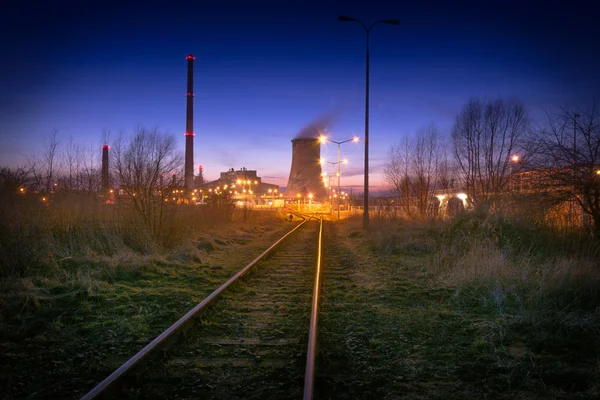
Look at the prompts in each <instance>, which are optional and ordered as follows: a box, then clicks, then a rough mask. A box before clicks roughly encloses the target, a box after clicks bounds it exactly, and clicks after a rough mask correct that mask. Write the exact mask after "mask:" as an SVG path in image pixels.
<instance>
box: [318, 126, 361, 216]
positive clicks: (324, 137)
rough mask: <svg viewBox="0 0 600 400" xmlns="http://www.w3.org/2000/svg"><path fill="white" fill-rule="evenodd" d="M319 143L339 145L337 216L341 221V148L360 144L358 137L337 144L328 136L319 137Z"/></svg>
mask: <svg viewBox="0 0 600 400" xmlns="http://www.w3.org/2000/svg"><path fill="white" fill-rule="evenodd" d="M319 141H320V142H321V143H325V142H331V143H335V144H337V145H338V160H337V163H336V164H337V165H338V176H337V178H338V184H337V187H338V200H337V211H338V213H337V214H338V219H340V197H339V193H340V176H341V171H340V163H341V160H340V148H341V146H342V144H344V143H348V142H354V143H356V142H358V136H354V137H353V138H352V139H348V140H343V141H341V142H336V141H335V140H331V139H328V138H327V136H320V137H319ZM346 162H347V161H346V160H344V163H346Z"/></svg>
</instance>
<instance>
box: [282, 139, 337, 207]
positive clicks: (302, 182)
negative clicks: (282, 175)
mask: <svg viewBox="0 0 600 400" xmlns="http://www.w3.org/2000/svg"><path fill="white" fill-rule="evenodd" d="M320 159H321V146H320V143H319V139H312V138H297V139H294V140H292V168H291V169H290V177H289V179H288V183H287V187H286V189H285V194H286V196H289V197H296V195H297V194H300V195H301V196H308V195H309V194H311V193H312V194H313V198H315V199H317V200H325V199H326V198H327V191H326V190H325V186H324V185H323V177H322V176H321V164H320V163H319V161H320Z"/></svg>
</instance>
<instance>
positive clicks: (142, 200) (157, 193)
mask: <svg viewBox="0 0 600 400" xmlns="http://www.w3.org/2000/svg"><path fill="white" fill-rule="evenodd" d="M113 160H114V162H113V171H114V176H115V178H116V181H117V184H118V186H119V187H120V190H121V191H123V193H124V194H125V196H126V197H127V199H124V203H123V204H125V205H131V207H132V208H133V209H134V210H135V212H136V213H137V215H138V216H139V217H140V218H141V220H142V222H143V224H144V225H145V226H146V228H148V229H149V231H150V232H151V233H152V234H153V235H154V236H156V237H158V236H160V233H161V230H162V225H163V223H164V218H165V214H164V211H165V203H167V201H165V200H168V197H170V196H171V192H172V191H173V190H174V188H175V187H177V185H178V183H180V180H181V178H179V181H177V180H175V179H163V178H162V177H163V176H165V177H166V176H173V174H177V175H178V176H179V177H181V176H182V167H181V166H182V165H183V161H182V160H183V157H182V155H181V153H178V152H176V145H175V139H174V138H173V137H172V136H167V135H164V134H161V133H159V132H157V131H156V130H152V131H149V130H146V129H143V128H138V130H137V132H136V133H135V134H134V135H133V136H132V137H131V138H129V139H127V138H125V137H124V136H123V135H120V136H119V138H118V139H117V141H116V144H115V146H114V151H113Z"/></svg>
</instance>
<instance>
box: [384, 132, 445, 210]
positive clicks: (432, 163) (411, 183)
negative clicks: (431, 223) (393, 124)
mask: <svg viewBox="0 0 600 400" xmlns="http://www.w3.org/2000/svg"><path fill="white" fill-rule="evenodd" d="M443 154H444V145H443V143H442V141H441V140H440V138H439V134H438V131H437V128H436V127H435V126H434V125H430V126H428V127H426V128H423V129H420V130H419V131H418V132H417V134H416V136H415V138H414V139H408V138H406V139H404V140H403V141H401V142H400V143H399V144H397V145H392V147H391V148H390V150H389V153H388V159H387V162H386V165H385V169H384V178H385V180H386V181H387V182H388V183H389V184H390V186H391V187H392V192H393V193H394V194H395V195H396V196H397V197H398V202H399V205H400V207H402V209H403V210H404V212H405V213H407V214H408V215H418V216H420V217H424V216H425V215H426V213H427V209H428V206H429V201H430V194H431V191H432V190H433V189H434V188H435V187H436V186H437V185H438V181H439V180H440V178H441V176H440V172H441V169H440V161H441V159H442V158H443Z"/></svg>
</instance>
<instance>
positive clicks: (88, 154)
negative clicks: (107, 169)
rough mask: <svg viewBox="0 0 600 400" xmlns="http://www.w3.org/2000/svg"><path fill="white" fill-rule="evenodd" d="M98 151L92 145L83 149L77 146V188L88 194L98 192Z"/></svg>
mask: <svg viewBox="0 0 600 400" xmlns="http://www.w3.org/2000/svg"><path fill="white" fill-rule="evenodd" d="M98 157H99V151H98V149H97V148H95V147H94V146H92V145H90V147H89V148H87V149H83V148H81V147H78V157H77V163H76V165H77V189H78V190H80V191H83V192H87V193H88V194H93V193H99V192H100V165H99V161H98Z"/></svg>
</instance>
